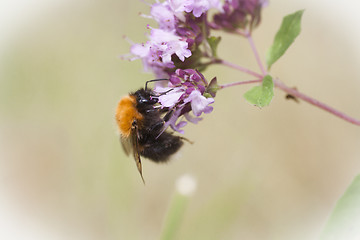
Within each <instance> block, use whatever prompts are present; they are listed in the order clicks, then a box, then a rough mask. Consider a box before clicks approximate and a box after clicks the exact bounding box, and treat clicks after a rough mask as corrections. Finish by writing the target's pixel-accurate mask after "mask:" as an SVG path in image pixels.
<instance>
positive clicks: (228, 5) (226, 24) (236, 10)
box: [211, 0, 268, 32]
mask: <svg viewBox="0 0 360 240" xmlns="http://www.w3.org/2000/svg"><path fill="white" fill-rule="evenodd" d="M267 4H268V0H225V4H224V6H223V11H222V12H221V13H218V14H215V15H214V17H213V23H212V24H211V25H212V27H213V28H215V29H224V30H226V31H230V32H232V31H234V30H236V29H238V28H241V29H246V28H247V27H249V28H250V30H251V29H253V28H254V27H256V26H257V25H258V24H259V23H260V19H261V18H260V17H261V15H260V13H261V9H262V7H265V6H266V5H267Z"/></svg>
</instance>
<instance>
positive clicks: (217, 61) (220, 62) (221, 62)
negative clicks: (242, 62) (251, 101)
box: [214, 59, 263, 78]
mask: <svg viewBox="0 0 360 240" xmlns="http://www.w3.org/2000/svg"><path fill="white" fill-rule="evenodd" d="M214 63H219V64H223V65H225V66H228V67H230V68H234V69H236V70H239V71H241V72H244V73H247V74H249V75H252V76H254V77H257V78H263V75H261V74H259V73H256V72H254V71H251V70H250V69H247V68H244V67H242V66H239V65H235V64H233V63H230V62H228V61H225V60H222V59H216V60H215V62H214Z"/></svg>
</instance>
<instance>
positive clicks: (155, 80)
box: [145, 78, 169, 91]
mask: <svg viewBox="0 0 360 240" xmlns="http://www.w3.org/2000/svg"><path fill="white" fill-rule="evenodd" d="M159 81H169V79H167V78H160V79H153V80H149V81H146V83H145V91H146V90H147V85H148V83H149V82H159Z"/></svg>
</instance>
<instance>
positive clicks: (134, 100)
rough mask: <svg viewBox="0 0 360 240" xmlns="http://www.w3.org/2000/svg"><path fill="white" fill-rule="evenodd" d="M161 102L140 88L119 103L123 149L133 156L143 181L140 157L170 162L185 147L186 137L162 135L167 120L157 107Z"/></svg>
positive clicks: (117, 119) (118, 110)
mask: <svg viewBox="0 0 360 240" xmlns="http://www.w3.org/2000/svg"><path fill="white" fill-rule="evenodd" d="M157 102H158V97H157V96H156V95H155V94H153V92H152V91H151V90H149V89H139V90H138V91H136V92H134V93H130V94H129V95H128V96H125V97H123V98H122V99H121V100H120V101H119V103H118V106H117V109H116V114H115V119H116V122H117V125H118V128H119V132H120V140H121V143H122V146H123V148H124V150H125V152H126V154H130V153H131V152H132V153H133V155H134V159H135V162H136V165H137V168H138V170H139V172H140V175H141V177H142V178H143V176H142V167H141V158H140V156H143V157H145V158H148V159H150V160H152V161H154V162H166V161H168V160H169V157H170V156H171V155H173V154H174V153H176V152H177V151H178V150H179V149H180V148H181V146H182V145H183V141H182V139H183V138H182V137H179V136H175V135H173V134H172V133H169V132H166V131H164V132H162V131H163V126H164V123H165V120H166V119H165V120H164V119H163V118H162V115H163V114H164V112H163V111H162V110H161V109H159V108H154V105H155V104H156V103H157ZM165 116H166V115H165ZM164 118H166V117H164ZM143 180H144V179H143Z"/></svg>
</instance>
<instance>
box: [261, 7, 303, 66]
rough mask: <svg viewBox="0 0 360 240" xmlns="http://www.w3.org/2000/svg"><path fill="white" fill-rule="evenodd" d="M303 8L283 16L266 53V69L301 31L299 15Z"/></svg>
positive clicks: (300, 15)
mask: <svg viewBox="0 0 360 240" xmlns="http://www.w3.org/2000/svg"><path fill="white" fill-rule="evenodd" d="M303 13H304V10H299V11H297V12H295V13H293V14H290V15H287V16H285V17H284V19H283V21H282V24H281V27H280V29H279V31H278V32H277V33H276V35H275V39H274V42H273V44H272V46H271V47H270V49H269V50H268V52H267V54H266V63H267V66H268V69H270V68H271V65H273V63H275V62H276V61H277V60H278V59H279V58H280V57H281V56H282V55H283V54H284V53H285V52H286V50H287V49H288V48H289V47H290V45H291V44H292V43H293V42H294V40H295V38H296V37H297V36H298V35H299V34H300V31H301V17H302V14H303Z"/></svg>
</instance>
